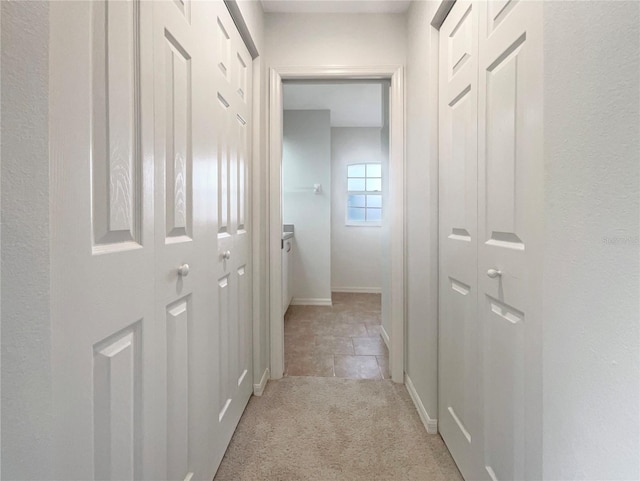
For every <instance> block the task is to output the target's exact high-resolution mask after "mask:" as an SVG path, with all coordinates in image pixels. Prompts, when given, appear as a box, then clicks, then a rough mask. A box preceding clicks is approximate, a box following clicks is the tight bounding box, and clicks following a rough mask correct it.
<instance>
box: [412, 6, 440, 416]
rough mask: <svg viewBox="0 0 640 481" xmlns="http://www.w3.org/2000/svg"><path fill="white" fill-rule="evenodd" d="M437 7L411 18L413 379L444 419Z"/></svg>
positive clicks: (416, 9)
mask: <svg viewBox="0 0 640 481" xmlns="http://www.w3.org/2000/svg"><path fill="white" fill-rule="evenodd" d="M437 6H438V5H437V3H436V2H413V3H412V4H411V8H410V10H409V12H408V13H407V38H408V40H407V93H406V106H407V133H406V136H407V137H406V156H407V157H406V165H407V173H406V179H407V183H406V189H407V192H406V198H407V213H406V215H407V219H406V225H407V227H406V228H407V284H406V285H407V337H406V342H407V374H408V375H409V377H410V378H411V381H412V382H413V384H414V386H415V388H416V391H417V393H418V395H419V396H420V399H421V400H422V403H423V404H424V406H425V409H426V410H427V413H428V414H429V417H430V418H432V419H436V418H437V417H438V125H437V118H438V117H437V115H438V33H437V31H436V30H435V29H434V28H432V27H431V25H430V22H431V19H432V18H433V14H434V13H435V11H436V8H437Z"/></svg>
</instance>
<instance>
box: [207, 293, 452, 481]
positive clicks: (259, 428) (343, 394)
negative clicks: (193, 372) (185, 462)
mask: <svg viewBox="0 0 640 481" xmlns="http://www.w3.org/2000/svg"><path fill="white" fill-rule="evenodd" d="M332 300H333V306H332V307H316V306H291V307H290V308H289V310H288V311H287V316H286V320H285V360H286V361H285V362H286V364H285V366H286V371H285V378H283V379H281V380H279V381H271V382H270V383H269V384H268V385H267V388H266V390H265V392H264V394H263V395H262V397H253V398H252V399H251V401H250V402H249V405H248V407H247V409H246V411H245V413H244V415H243V417H242V419H241V421H240V424H239V426H238V429H237V430H236V432H235V434H234V436H233V438H232V441H231V445H230V446H229V448H228V450H227V452H226V454H225V457H224V459H223V461H222V464H221V466H220V469H219V471H218V474H217V476H216V478H215V479H216V480H245V479H246V480H255V479H265V480H267V479H269V480H298V479H300V480H302V479H304V480H322V481H325V480H359V479H362V480H374V479H375V480H398V479H403V480H425V479H428V480H433V481H436V480H447V481H452V480H457V479H462V478H461V477H460V475H459V473H458V471H457V468H456V467H455V464H454V462H453V459H452V458H451V455H450V454H449V452H448V450H447V448H446V447H445V445H444V443H443V441H442V439H441V438H440V436H437V435H430V434H427V432H426V430H425V429H424V426H423V425H422V423H421V421H420V418H419V416H418V413H417V411H416V409H415V407H414V405H413V403H412V401H411V398H410V397H409V394H408V392H407V390H406V388H405V386H402V385H399V384H394V383H392V382H391V381H390V380H389V368H388V350H387V347H386V345H385V344H384V341H383V340H382V338H381V336H380V332H381V324H380V322H381V321H380V295H379V294H344V293H333V296H332ZM340 378H342V379H340Z"/></svg>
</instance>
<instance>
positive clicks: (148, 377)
mask: <svg viewBox="0 0 640 481" xmlns="http://www.w3.org/2000/svg"><path fill="white" fill-rule="evenodd" d="M50 8H51V10H50V28H51V30H50V39H51V43H50V52H49V55H50V63H49V65H50V93H51V97H50V100H51V103H50V112H49V115H50V126H51V128H50V136H51V138H50V149H51V165H52V178H53V179H55V180H54V182H52V193H51V204H52V214H51V219H52V225H51V230H52V243H51V252H52V272H53V277H52V282H51V289H52V326H51V328H52V344H51V358H52V365H51V373H52V389H53V400H52V401H53V419H52V420H53V439H52V445H53V450H52V456H51V459H52V463H53V479H65V480H74V479H75V480H87V479H98V480H133V479H136V480H138V479H165V478H166V472H165V469H164V459H165V454H166V430H165V429H163V423H164V422H165V419H166V395H167V393H166V390H165V388H164V376H165V369H164V367H165V366H164V365H163V364H162V360H163V359H164V351H165V346H164V344H163V342H162V339H163V332H164V325H163V323H162V321H161V320H159V319H157V318H156V300H155V282H154V274H155V270H154V260H155V258H154V256H155V243H154V215H153V207H154V202H153V191H154V176H153V172H154V148H153V115H154V112H153V45H152V36H151V34H152V21H153V9H152V4H151V3H150V2H140V1H137V0H133V1H126V2H125V1H99V0H96V1H93V2H84V1H77V2H51V4H50ZM34 195H38V193H34ZM25 422H28V421H27V420H25Z"/></svg>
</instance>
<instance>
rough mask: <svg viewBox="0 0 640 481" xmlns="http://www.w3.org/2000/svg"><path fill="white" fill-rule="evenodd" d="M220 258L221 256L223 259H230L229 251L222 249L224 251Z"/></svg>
mask: <svg viewBox="0 0 640 481" xmlns="http://www.w3.org/2000/svg"><path fill="white" fill-rule="evenodd" d="M222 258H223V259H224V260H225V261H228V260H229V259H231V251H224V252H223V253H222Z"/></svg>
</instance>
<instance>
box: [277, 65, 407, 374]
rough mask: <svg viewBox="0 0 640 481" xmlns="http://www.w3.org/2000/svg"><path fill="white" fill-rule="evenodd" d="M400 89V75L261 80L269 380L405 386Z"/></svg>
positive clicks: (303, 72) (289, 73)
mask: <svg viewBox="0 0 640 481" xmlns="http://www.w3.org/2000/svg"><path fill="white" fill-rule="evenodd" d="M402 86H403V81H402V69H401V68H383V69H378V68H372V69H353V70H351V69H339V70H336V69H333V68H326V69H325V68H319V69H318V68H315V69H313V68H309V69H278V70H272V71H271V85H270V219H269V223H270V228H269V229H270V261H269V267H270V306H271V307H270V324H271V326H270V337H271V345H270V347H271V378H273V379H279V378H280V377H282V376H283V375H285V374H286V375H312V376H313V375H315V376H331V377H333V376H336V377H344V378H370V379H371V378H373V379H384V378H387V379H389V378H391V379H393V380H394V381H395V382H400V383H401V382H403V381H404V365H403V359H404V283H403V280H404V266H403V263H404V229H403V214H404V199H403V192H404V152H403V134H402V132H403V110H402V99H403V90H402ZM376 99H377V101H376ZM354 102H355V104H354ZM358 102H359V105H358ZM285 313H286V314H285ZM285 333H286V334H287V335H286V336H285ZM285 369H286V371H285Z"/></svg>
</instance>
